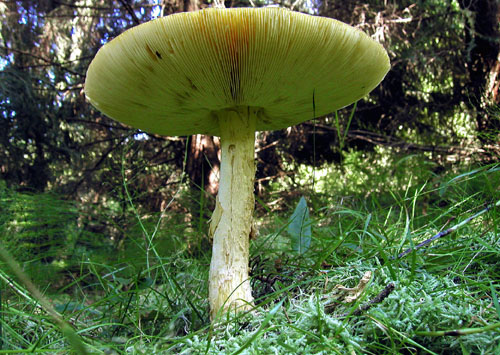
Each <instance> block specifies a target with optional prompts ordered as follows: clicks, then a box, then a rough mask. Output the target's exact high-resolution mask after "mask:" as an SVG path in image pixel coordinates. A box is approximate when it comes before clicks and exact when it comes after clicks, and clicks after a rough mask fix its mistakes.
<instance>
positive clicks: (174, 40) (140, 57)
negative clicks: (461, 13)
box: [85, 7, 390, 319]
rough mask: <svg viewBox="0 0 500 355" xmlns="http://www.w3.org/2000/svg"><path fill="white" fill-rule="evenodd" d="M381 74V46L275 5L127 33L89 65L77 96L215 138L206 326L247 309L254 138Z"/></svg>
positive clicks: (357, 91)
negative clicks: (217, 151) (217, 158)
mask: <svg viewBox="0 0 500 355" xmlns="http://www.w3.org/2000/svg"><path fill="white" fill-rule="evenodd" d="M389 67H390V64H389V58H388V56H387V53H386V51H385V50H384V48H383V47H382V46H381V45H380V44H378V43H377V42H375V41H373V40H372V39H371V38H370V37H369V36H367V35H366V34H365V33H363V32H361V31H360V30H357V29H355V28H353V27H351V26H349V25H346V24H344V23H342V22H339V21H336V20H333V19H330V18H324V17H316V16H311V15H306V14H302V13H298V12H293V11H290V10H287V9H283V8H276V7H267V8H235V9H224V8H209V9H204V10H200V11H195V12H188V13H178V14H173V15H169V16H166V17H163V18H159V19H156V20H153V21H150V22H147V23H144V24H142V25H139V26H137V27H134V28H131V29H129V30H127V31H125V32H124V33H123V34H121V35H119V36H118V37H117V38H115V39H114V40H112V41H110V42H109V43H107V44H106V45H104V46H103V47H102V48H101V49H100V50H99V52H98V53H97V55H96V57H95V58H94V60H93V61H92V63H91V64H90V66H89V68H88V71H87V77H86V81H85V94H86V96H87V98H88V99H89V101H90V102H91V104H92V105H94V106H95V107H96V108H97V109H98V110H100V111H102V112H103V113H105V114H106V115H108V116H109V117H111V118H113V119H115V120H117V121H120V122H122V123H125V124H128V125H130V126H133V127H136V128H139V129H141V130H143V131H145V132H151V133H156V134H160V135H169V136H183V135H192V134H207V135H216V136H219V137H220V142H221V168H220V181H219V192H218V195H217V198H216V207H215V210H214V212H213V215H212V219H211V223H210V228H209V232H210V234H211V236H212V237H213V251H212V260H211V264H210V274H209V303H210V312H211V317H212V319H215V318H216V317H217V315H218V314H219V312H220V314H223V313H225V312H227V311H228V310H237V311H240V310H248V309H251V308H252V307H253V297H252V292H251V287H250V282H249V273H248V266H249V265H248V264H249V235H250V234H251V232H252V228H253V227H252V215H253V210H254V194H253V189H254V178H255V163H254V149H255V132H256V131H265V130H277V129H283V128H286V127H289V126H292V125H296V124H298V123H301V122H304V121H306V120H309V119H312V118H314V116H316V117H318V116H323V115H326V114H328V113H331V112H333V111H335V110H337V109H339V108H342V107H344V106H347V105H349V104H351V103H353V102H355V101H357V100H359V99H360V98H362V97H364V96H365V95H366V94H367V93H368V92H370V91H371V90H372V89H373V88H375V87H376V86H377V85H378V84H379V83H380V81H381V80H382V79H383V78H384V76H385V75H386V73H387V72H388V70H389Z"/></svg>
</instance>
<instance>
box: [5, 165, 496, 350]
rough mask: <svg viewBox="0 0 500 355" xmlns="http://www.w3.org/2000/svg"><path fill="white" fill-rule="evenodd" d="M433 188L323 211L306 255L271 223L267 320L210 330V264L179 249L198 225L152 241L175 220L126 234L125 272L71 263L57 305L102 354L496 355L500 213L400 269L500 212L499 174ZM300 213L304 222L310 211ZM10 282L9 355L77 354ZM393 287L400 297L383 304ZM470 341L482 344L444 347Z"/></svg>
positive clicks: (111, 259) (257, 257)
mask: <svg viewBox="0 0 500 355" xmlns="http://www.w3.org/2000/svg"><path fill="white" fill-rule="evenodd" d="M430 176H432V175H430ZM432 179H433V181H434V182H433V183H432V184H430V183H424V184H423V185H420V186H413V185H411V184H409V185H407V186H406V187H405V189H400V190H398V191H397V192H394V193H390V190H389V192H386V194H387V197H384V196H385V195H384V193H381V194H380V196H382V200H378V198H377V197H376V196H378V195H375V194H374V195H372V196H370V197H369V198H364V197H363V195H358V197H357V198H354V197H351V198H350V199H349V200H346V201H345V202H344V204H343V205H339V204H336V205H334V204H331V203H327V202H323V203H321V202H320V199H321V195H320V196H319V197H318V196H316V197H314V199H315V200H316V201H315V204H316V205H319V207H316V208H314V209H312V210H311V211H310V213H311V215H310V217H308V218H303V219H302V220H303V221H304V222H305V221H306V220H307V221H308V223H307V225H308V226H309V227H310V231H311V235H310V236H311V240H310V244H309V246H308V248H307V249H305V250H304V252H303V253H301V254H296V253H294V252H293V251H291V250H290V238H289V236H288V234H287V230H288V229H289V226H290V221H289V217H288V216H285V217H280V216H279V215H277V214H272V215H270V216H267V219H268V220H270V221H271V222H272V223H263V227H262V228H261V237H259V238H258V239H257V240H256V241H255V242H254V245H253V247H252V273H251V275H252V285H253V289H254V295H255V297H256V301H257V304H258V306H257V309H256V312H257V313H251V314H249V315H240V316H237V317H228V319H227V320H225V321H224V322H223V323H221V324H218V325H216V326H210V324H209V320H208V304H207V301H206V299H207V288H206V278H207V274H208V264H209V258H208V255H207V254H198V255H197V258H193V254H191V253H190V251H189V249H188V248H186V245H185V244H183V243H182V242H181V240H182V238H180V236H176V234H177V233H178V232H180V231H182V230H186V229H189V228H191V227H190V226H189V225H178V226H175V227H173V228H170V229H168V228H167V229H166V230H164V231H162V232H161V233H160V234H153V233H155V225H156V224H155V223H154V222H155V220H156V223H158V221H159V222H160V223H163V222H168V221H169V220H168V218H167V217H165V216H163V217H159V216H149V217H147V218H143V217H141V216H140V215H139V214H137V216H136V217H138V218H140V219H141V223H140V224H137V229H135V228H132V229H128V230H127V231H126V233H127V234H128V235H127V239H126V240H127V241H130V242H131V244H134V243H135V244H136V250H135V251H134V252H131V254H129V255H127V248H123V249H122V250H123V251H122V252H121V254H120V259H119V260H117V259H115V256H114V255H109V256H108V259H107V260H108V261H106V260H105V259H100V260H99V259H97V258H85V259H82V261H81V262H78V261H76V260H75V259H72V262H73V263H75V264H74V266H75V267H78V269H79V272H78V273H77V275H78V276H77V277H76V278H75V279H74V281H73V282H72V283H70V284H68V285H66V286H65V287H64V288H62V289H59V290H58V291H57V292H54V291H51V294H50V299H51V300H52V303H53V304H54V306H55V308H56V310H58V311H59V312H60V313H62V315H63V317H64V318H65V319H72V320H73V321H72V324H74V326H75V327H76V328H77V329H78V333H79V334H80V335H81V336H82V337H83V339H84V341H85V343H86V346H87V347H88V349H89V350H93V351H96V352H102V351H107V352H116V353H125V352H143V353H160V352H166V353H180V354H189V353H207V354H233V353H241V354H243V353H245V354H253V353H255V354H257V353H261V351H262V349H269V350H270V351H271V352H277V353H303V354H331V353H337V354H344V353H346V352H354V353H374V354H385V353H407V352H416V351H424V352H427V353H431V354H432V353H434V354H443V353H457V352H461V351H462V352H464V351H465V352H469V353H474V354H490V353H494V351H496V349H495V346H496V344H498V342H499V341H500V338H499V335H498V332H497V331H496V330H495V329H494V328H491V327H490V328H491V329H490V328H488V327H487V325H491V324H496V323H498V310H497V307H496V306H495V305H493V304H494V303H495V302H494V299H495V296H496V297H497V299H498V288H499V287H500V285H499V284H498V280H499V279H500V269H499V268H498V258H499V257H500V238H499V237H498V230H499V225H500V224H499V222H500V211H499V210H498V208H492V209H491V210H489V211H488V212H487V213H485V214H482V215H481V216H480V217H478V218H477V219H475V220H472V221H470V222H469V223H467V224H465V225H462V226H461V228H459V229H458V230H457V231H456V232H455V233H454V234H450V235H447V236H445V237H443V238H440V239H437V240H435V241H434V242H433V243H432V244H430V245H428V246H426V247H424V248H421V249H419V250H417V251H413V252H411V253H409V254H408V255H406V256H405V257H404V258H402V259H398V258H397V256H398V254H400V253H401V252H402V251H404V250H406V249H408V248H411V247H413V246H415V245H416V244H417V243H419V242H421V241H422V240H425V239H428V238H430V237H431V236H433V235H435V234H436V233H437V232H438V231H439V230H442V229H443V228H448V227H450V226H451V225H455V224H458V223H460V222H461V221H463V220H465V219H466V218H467V217H469V216H470V215H472V214H473V213H474V212H476V211H478V210H480V209H481V208H482V204H483V202H490V201H492V200H495V199H497V200H498V199H500V196H499V193H500V191H499V190H498V186H500V180H499V169H498V166H496V165H492V166H484V167H480V168H477V169H471V170H468V171H464V172H462V173H459V174H454V175H450V176H445V177H441V178H438V177H436V176H432ZM488 184H490V185H488ZM391 186H392V185H390V184H389V185H388V188H389V189H390V187H391ZM488 186H490V187H488ZM10 194H13V192H12V191H11V192H10ZM389 197H390V198H392V203H390V202H389ZM130 201H132V200H130ZM327 201H328V200H327ZM297 206H302V207H297V208H296V210H298V211H299V212H297V214H300V215H301V216H302V217H304V216H305V215H306V213H305V211H308V210H309V208H308V207H307V204H306V203H305V200H304V202H302V203H301V202H299V203H298V205H297ZM158 218H160V220H158ZM450 218H452V219H451V220H450ZM263 222H264V221H263ZM305 226H306V224H305V223H301V224H298V225H297V226H296V227H297V228H299V230H303V229H304V227H305ZM292 229H293V228H292ZM145 236H147V237H145ZM152 236H154V238H153V239H152V240H151V238H152ZM164 238H170V240H174V243H173V244H172V245H171V246H170V249H168V248H167V249H164V250H161V253H162V254H160V249H157V248H161V247H160V246H159V244H157V243H156V242H158V241H159V240H162V239H164ZM132 241H133V242H132ZM151 241H152V242H153V243H151ZM127 243H128V242H127ZM131 244H130V245H131ZM124 245H128V244H124ZM88 255H91V254H88ZM148 255H149V256H148ZM73 270H75V268H74V267H73ZM368 271H369V272H371V275H372V276H371V278H370V279H369V281H368V283H367V284H366V286H365V287H364V289H363V290H364V291H363V292H362V293H361V294H360V295H358V296H356V297H355V298H354V301H352V302H350V303H347V302H346V301H345V300H344V299H342V298H339V296H338V294H339V293H338V286H336V285H344V286H345V287H350V288H355V287H356V285H358V283H359V280H360V279H361V277H362V276H363V275H364V274H365V272H368ZM0 279H2V281H3V282H4V285H3V288H4V289H5V288H6V287H7V285H8V289H9V290H10V292H9V293H7V294H8V295H9V296H8V300H6V299H5V298H4V300H3V304H4V305H5V303H6V302H8V305H9V307H8V310H7V311H4V312H3V316H2V317H3V321H2V325H4V328H3V332H4V349H10V350H15V349H20V348H28V347H31V348H32V349H40V350H42V349H45V351H53V350H55V349H60V350H61V351H64V349H67V348H68V344H67V340H66V339H65V338H64V337H63V335H62V334H61V333H60V331H59V330H58V329H56V328H54V326H53V325H51V324H52V323H50V322H48V318H47V317H48V316H47V315H46V314H45V313H44V312H43V311H41V310H39V309H37V308H36V307H35V306H34V305H35V304H36V300H34V299H32V298H31V297H30V296H29V292H28V291H27V290H26V289H25V287H24V286H23V285H22V284H19V283H16V282H11V281H9V283H5V282H6V281H7V280H10V279H11V276H10V275H9V273H8V271H7V270H4V269H3V268H2V270H1V271H0ZM389 284H393V285H394V290H393V291H392V292H389V293H388V294H387V295H386V297H385V298H382V299H379V300H377V301H373V300H376V299H377V295H379V294H380V293H381V291H382V290H384V289H386V288H387V286H388V285H389ZM4 294H5V293H4ZM371 301H372V302H373V303H371V304H370V302H371ZM497 303H498V302H497ZM364 305H365V306H366V305H368V307H366V308H364V310H363V311H360V312H359V313H357V312H356V311H357V310H358V309H360V308H361V307H362V306H364ZM5 309H6V307H4V310H5ZM75 320H76V321H75ZM466 328H467V329H469V328H472V329H473V330H474V332H471V331H468V333H467V335H464V336H461V337H450V336H444V335H441V336H440V335H434V336H433V335H432V334H440V332H441V331H444V330H453V329H455V330H460V329H466ZM34 330H36V331H34Z"/></svg>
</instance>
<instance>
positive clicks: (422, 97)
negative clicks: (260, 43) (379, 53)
mask: <svg viewBox="0 0 500 355" xmlns="http://www.w3.org/2000/svg"><path fill="white" fill-rule="evenodd" d="M268 3H269V2H263V1H254V2H252V3H251V5H252V6H262V5H265V4H268ZM275 3H276V4H279V5H281V6H286V7H293V8H294V9H295V10H300V11H305V12H310V13H316V14H319V15H323V16H332V17H336V18H338V19H341V20H343V21H345V22H348V23H350V24H352V25H355V26H357V27H359V28H360V29H362V30H363V31H366V32H367V33H369V34H370V35H372V36H373V38H375V39H376V40H377V41H379V42H380V43H382V44H383V45H384V47H385V48H386V49H387V50H388V52H389V55H390V57H391V65H392V68H391V71H390V73H389V75H388V76H387V77H386V79H385V80H384V81H383V82H382V84H381V85H380V86H379V87H378V88H377V89H375V90H374V92H372V93H371V94H370V95H369V96H368V97H367V98H365V99H363V100H361V101H359V102H358V103H357V104H356V105H355V107H348V108H346V109H344V110H341V111H339V112H337V113H334V114H332V115H329V116H326V117H322V118H318V119H316V120H314V121H311V122H307V123H304V124H302V125H299V126H297V127H292V128H289V129H287V130H283V131H277V132H260V133H259V134H258V136H257V147H256V148H257V154H256V161H257V181H256V184H255V191H256V196H257V198H256V199H257V202H256V212H255V218H256V224H257V226H258V229H259V236H258V237H256V238H254V239H252V241H251V263H250V267H251V278H252V281H251V282H252V287H253V290H254V297H255V298H256V300H257V301H256V308H255V311H253V312H251V313H250V314H240V315H234V316H233V315H230V316H228V317H227V319H225V321H224V322H221V323H219V324H216V325H213V324H210V320H209V314H208V302H207V277H208V267H209V263H210V256H211V249H210V245H211V241H210V240H209V238H208V236H207V227H208V223H207V222H208V221H209V219H210V211H211V210H212V208H213V205H214V199H215V192H216V190H217V172H218V167H219V160H218V156H217V149H218V140H217V138H213V137H204V136H200V135H198V136H192V137H159V136H155V135H148V134H145V133H143V132H140V131H137V130H133V129H130V128H129V127H125V126H123V125H120V124H119V123H117V122H114V121H112V120H110V119H108V118H107V117H103V116H102V115H101V114H99V113H98V112H97V111H95V110H94V109H93V108H92V107H91V106H90V105H89V104H88V103H87V102H86V100H85V97H84V95H83V94H82V92H81V90H82V85H83V82H84V79H85V72H86V68H87V66H88V64H89V62H90V60H91V59H92V58H93V56H94V55H95V53H96V51H97V49H98V48H99V47H100V46H101V45H102V44H103V43H105V42H107V41H108V40H109V39H111V38H113V37H115V36H116V35H117V34H119V33H121V32H122V31H123V30H125V29H127V28H129V27H131V26H133V25H135V24H138V23H141V22H145V21H147V20H149V19H151V18H154V17H156V16H159V15H167V14H170V13H174V12H178V11H187V10H195V9H198V8H203V7H206V6H208V5H209V2H208V3H207V2H203V1H196V0H184V1H175V2H174V1H169V0H167V1H160V2H158V1H146V0H116V1H112V0H82V1H75V2H70V1H52V0H47V1H31V0H19V1H4V2H1V3H0V38H1V44H0V53H1V58H0V307H1V308H0V354H4V353H5V354H8V353H13V354H19V353H30V352H34V353H48V354H58V353H59V354H64V353H70V352H72V351H73V352H76V353H82V354H83V353H106V354H121V353H132V354H135V353H138V354H156V353H159V354H160V353H165V354H170V353H172V354H178V353H179V354H198V353H201V354H221V353H222V354H262V353H266V354H267V353H269V354H295V353H296V354H460V353H462V354H497V353H500V345H499V344H500V303H499V298H500V281H499V280H500V262H499V260H500V206H499V201H500V166H499V156H500V143H499V142H500V138H499V137H500V133H499V132H500V113H499V112H500V110H499V109H498V107H500V105H499V104H500V102H499V101H500V97H499V96H498V89H499V79H498V77H499V75H500V74H499V69H498V68H500V64H499V62H498V58H500V56H499V47H500V42H499V40H498V38H499V37H500V35H499V33H500V32H499V25H498V21H497V15H498V14H500V6H499V5H498V2H497V1H496V0H477V1H474V2H467V1H461V0H433V1H417V2H415V1H398V2H387V1H379V0H369V1H358V0H356V1H349V2H305V1H303V2H288V1H281V2H275ZM311 4H312V5H314V6H313V7H312V8H311V7H308V6H311ZM226 6H228V7H229V6H249V3H248V2H247V1H239V2H232V3H229V2H226ZM292 216H299V217H300V218H298V219H297V218H296V219H292ZM299 220H300V222H298V221H299ZM452 227H457V229H456V230H450V228H452ZM439 233H441V234H439ZM433 237H434V238H433ZM431 238H433V239H432V240H431ZM421 243H425V245H422V246H421Z"/></svg>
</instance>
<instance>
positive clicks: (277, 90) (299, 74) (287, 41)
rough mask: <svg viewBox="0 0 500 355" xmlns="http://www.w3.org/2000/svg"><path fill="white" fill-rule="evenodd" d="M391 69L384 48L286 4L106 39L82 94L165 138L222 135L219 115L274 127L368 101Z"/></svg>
mask: <svg viewBox="0 0 500 355" xmlns="http://www.w3.org/2000/svg"><path fill="white" fill-rule="evenodd" d="M389 68H390V63H389V58H388V56H387V53H386V51H385V50H384V48H383V47H382V46H381V45H380V44H379V43H377V42H375V41H374V40H372V39H371V38H370V37H369V36H367V35H366V34H365V33H363V32H361V31H360V30H358V29H355V28H353V27H351V26H349V25H346V24H344V23H342V22H339V21H336V20H333V19H330V18H325V17H317V16H311V15H306V14H302V13H298V12H293V11H290V10H287V9H283V8H276V7H267V8H255V9H254V8H235V9H221V8H209V9H204V10H200V11H195V12H187V13H178V14H173V15H169V16H166V17H162V18H159V19H156V20H153V21H150V22H147V23H144V24H142V25H139V26H137V27H134V28H131V29H129V30H127V31H125V32H124V33H123V34H121V35H120V36H118V37H116V38H115V39H114V40H112V41H110V42H109V43H107V44H106V45H104V46H103V47H102V48H101V49H100V50H99V52H98V53H97V55H96V57H95V58H94V60H93V61H92V63H91V64H90V66H89V69H88V72H87V78H86V81H85V94H86V96H87V98H88V99H89V100H90V102H91V103H92V105H94V106H95V107H96V108H97V109H99V110H100V111H102V112H103V113H105V114H106V115H108V116H109V117H111V118H113V119H115V120H117V121H120V122H122V123H125V124H128V125H130V126H133V127H136V128H140V129H141V130H143V131H145V132H150V133H156V134H161V135H170V136H177V135H191V134H197V133H203V134H211V135H218V133H219V126H218V123H217V120H216V118H215V117H216V115H214V113H215V112H217V111H221V110H226V109H231V108H238V109H241V108H245V107H249V108H250V109H251V110H252V112H257V117H258V118H257V130H259V131H263V130H276V129H282V128H286V127H289V126H292V125H295V124H298V123H300V122H304V121H307V120H309V119H312V118H314V116H316V117H318V116H322V115H325V114H328V113H331V112H333V111H335V110H337V109H339V108H342V107H344V106H347V105H349V104H351V103H353V102H355V101H357V100H359V99H360V98H362V97H364V96H365V95H366V94H367V93H369V92H370V91H371V90H372V89H373V88H375V87H376V86H377V85H378V84H379V83H380V81H382V79H383V78H384V76H385V75H386V74H387V72H388V71H389Z"/></svg>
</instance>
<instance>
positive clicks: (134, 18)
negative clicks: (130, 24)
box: [118, 0, 141, 25]
mask: <svg viewBox="0 0 500 355" xmlns="http://www.w3.org/2000/svg"><path fill="white" fill-rule="evenodd" d="M118 2H119V3H120V4H122V6H123V7H124V8H125V10H127V12H128V14H129V15H130V17H132V21H134V23H135V24H136V25H139V24H140V23H141V20H139V18H138V17H137V15H136V14H135V12H134V9H133V8H132V6H130V4H129V3H127V2H125V0H118Z"/></svg>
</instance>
